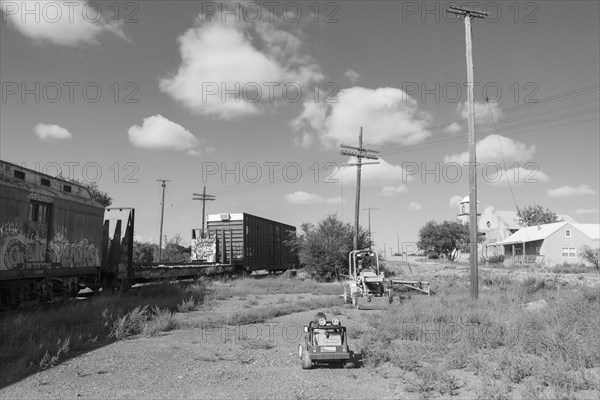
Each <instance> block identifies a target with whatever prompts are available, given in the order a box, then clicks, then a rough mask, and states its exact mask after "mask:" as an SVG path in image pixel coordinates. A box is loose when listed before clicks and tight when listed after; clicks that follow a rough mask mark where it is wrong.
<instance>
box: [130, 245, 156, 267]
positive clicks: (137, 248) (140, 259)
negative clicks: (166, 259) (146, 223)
mask: <svg viewBox="0 0 600 400" xmlns="http://www.w3.org/2000/svg"><path fill="white" fill-rule="evenodd" d="M157 259H158V245H157V244H154V243H148V242H136V241H134V242H133V262H136V263H144V264H151V263H153V262H154V260H157Z"/></svg>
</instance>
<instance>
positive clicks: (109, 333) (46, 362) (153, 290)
mask: <svg viewBox="0 0 600 400" xmlns="http://www.w3.org/2000/svg"><path fill="white" fill-rule="evenodd" d="M205 293H206V289H205V287H204V286H203V285H202V284H199V283H197V284H195V285H191V286H188V287H181V286H179V285H175V284H169V283H164V284H159V285H151V286H147V287H143V288H140V289H139V290H134V291H132V292H131V293H130V294H128V295H117V294H106V295H100V296H94V297H92V298H90V299H87V300H84V301H73V302H70V303H67V304H59V305H49V306H45V307H42V308H39V309H36V310H26V311H20V312H14V313H10V314H7V315H5V316H3V318H2V321H1V323H2V326H1V327H2V330H1V332H0V387H4V386H6V385H7V384H8V383H10V382H12V381H14V380H16V379H19V378H20V377H22V376H24V375H27V374H30V373H33V372H36V371H37V370H41V369H45V368H48V367H51V366H53V365H56V364H57V363H59V362H60V361H62V360H64V359H65V358H69V357H72V356H74V355H76V354H78V353H81V352H84V351H89V350H90V349H93V348H96V347H98V346H102V345H105V344H107V343H110V342H112V341H114V340H121V339H124V338H127V337H130V336H133V335H138V334H143V335H148V336H153V335H156V334H158V333H159V332H163V331H167V330H171V329H174V328H176V327H177V323H176V321H175V319H174V317H173V311H175V310H182V309H192V308H193V307H195V306H196V305H197V304H199V303H201V302H202V301H203V299H204V296H205ZM192 303H193V307H192Z"/></svg>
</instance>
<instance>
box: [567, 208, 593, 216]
mask: <svg viewBox="0 0 600 400" xmlns="http://www.w3.org/2000/svg"><path fill="white" fill-rule="evenodd" d="M573 213H574V214H577V215H583V214H598V209H597V208H579V209H577V210H576V211H574V212H573Z"/></svg>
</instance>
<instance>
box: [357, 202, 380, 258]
mask: <svg viewBox="0 0 600 400" xmlns="http://www.w3.org/2000/svg"><path fill="white" fill-rule="evenodd" d="M371 210H379V208H361V211H369V250H371V249H372V248H373V235H372V232H371Z"/></svg>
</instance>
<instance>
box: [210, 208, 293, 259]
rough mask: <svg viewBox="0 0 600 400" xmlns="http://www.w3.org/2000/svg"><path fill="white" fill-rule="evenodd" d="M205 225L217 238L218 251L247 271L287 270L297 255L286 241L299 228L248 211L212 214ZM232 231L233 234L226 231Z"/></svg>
mask: <svg viewBox="0 0 600 400" xmlns="http://www.w3.org/2000/svg"><path fill="white" fill-rule="evenodd" d="M206 228H207V231H208V234H209V235H213V236H216V238H217V248H218V249H217V252H218V253H219V254H222V255H223V256H224V257H225V258H226V257H230V258H231V261H232V262H233V264H234V265H236V267H237V268H238V269H243V270H245V271H258V270H268V271H284V270H287V269H290V268H295V267H296V266H297V264H298V261H297V260H298V258H297V255H296V253H295V252H294V250H293V249H292V248H291V246H289V245H288V244H286V240H287V239H288V238H289V237H290V236H291V235H295V233H296V227H294V226H291V225H287V224H283V223H281V222H277V221H272V220H269V219H266V218H261V217H257V216H255V215H251V214H247V213H238V214H229V213H224V214H210V215H208V219H207V224H206ZM227 232H230V233H227Z"/></svg>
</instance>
